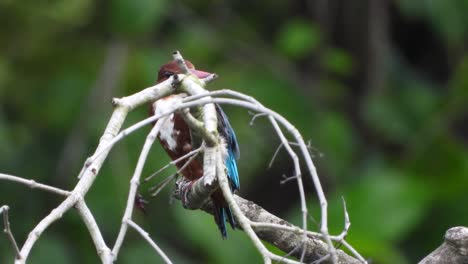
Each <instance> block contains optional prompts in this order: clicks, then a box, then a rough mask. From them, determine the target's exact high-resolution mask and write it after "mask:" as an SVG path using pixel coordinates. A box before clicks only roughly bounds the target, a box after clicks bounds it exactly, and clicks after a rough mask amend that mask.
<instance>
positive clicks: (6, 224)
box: [0, 205, 21, 259]
mask: <svg viewBox="0 0 468 264" xmlns="http://www.w3.org/2000/svg"><path fill="white" fill-rule="evenodd" d="M8 210H10V207H8V205H4V206H2V207H0V214H3V227H4V229H3V232H4V233H5V234H6V235H7V237H8V240H9V241H10V244H11V246H12V247H13V250H14V251H15V256H16V259H21V253H20V250H19V248H18V244H16V240H15V237H14V236H13V233H12V232H11V229H10V221H9V219H8Z"/></svg>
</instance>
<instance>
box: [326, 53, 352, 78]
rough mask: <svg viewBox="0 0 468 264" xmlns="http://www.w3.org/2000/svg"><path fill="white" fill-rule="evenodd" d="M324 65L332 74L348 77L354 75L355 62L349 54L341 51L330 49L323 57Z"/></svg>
mask: <svg viewBox="0 0 468 264" xmlns="http://www.w3.org/2000/svg"><path fill="white" fill-rule="evenodd" d="M322 64H323V65H324V66H325V68H326V69H328V70H329V71H331V72H332V73H337V74H341V75H348V74H350V73H352V70H353V61H352V59H351V57H350V56H349V54H348V53H346V52H345V51H343V50H339V49H329V50H327V51H325V53H324V54H323V55H322Z"/></svg>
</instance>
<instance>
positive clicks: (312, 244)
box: [174, 178, 363, 264]
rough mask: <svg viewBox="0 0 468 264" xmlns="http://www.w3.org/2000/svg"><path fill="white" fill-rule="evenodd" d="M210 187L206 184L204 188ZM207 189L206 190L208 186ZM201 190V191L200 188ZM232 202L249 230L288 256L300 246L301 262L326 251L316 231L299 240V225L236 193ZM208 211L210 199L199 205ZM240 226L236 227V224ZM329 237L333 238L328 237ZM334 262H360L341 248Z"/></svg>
mask: <svg viewBox="0 0 468 264" xmlns="http://www.w3.org/2000/svg"><path fill="white" fill-rule="evenodd" d="M187 183H189V182H188V181H187V180H184V179H183V178H179V180H178V181H177V184H176V190H175V192H174V197H175V198H176V199H178V200H181V201H183V199H182V195H183V194H184V193H186V192H187V191H188V190H187V189H186V188H187ZM203 186H204V184H202V182H201V181H197V182H195V183H194V184H193V186H192V190H193V189H197V188H200V189H203V188H204V187H203ZM208 188H210V187H208ZM208 191H210V189H208ZM200 192H201V193H203V192H204V191H203V190H200ZM188 194H189V196H187V197H188V199H190V198H194V196H193V195H195V194H194V193H193V192H192V191H189V192H188ZM234 199H235V202H236V204H237V205H238V206H239V208H240V209H241V211H242V214H244V215H245V216H246V217H247V218H248V219H249V220H250V221H251V225H252V228H253V230H254V231H255V233H256V234H257V235H258V237H259V238H260V239H262V240H264V241H267V242H269V243H271V244H273V245H275V246H276V247H277V248H278V249H280V250H281V251H283V252H285V253H289V252H290V253H291V256H293V257H296V258H297V259H300V258H301V254H302V249H305V256H304V261H305V262H306V263H310V262H312V261H316V260H318V259H320V258H322V257H324V256H326V255H327V254H328V245H327V244H326V243H324V242H323V241H322V240H321V239H320V238H321V237H322V235H321V234H320V233H313V232H310V231H309V232H308V233H307V237H306V240H305V241H304V240H303V231H302V228H300V227H298V226H295V225H293V224H291V223H289V222H287V221H286V220H283V219H281V218H279V217H277V216H275V215H273V214H271V213H270V212H268V211H266V210H265V209H263V208H262V207H261V206H259V205H257V204H255V203H254V202H252V201H249V200H246V199H244V198H242V197H240V196H238V195H234ZM200 209H202V210H204V211H206V212H207V213H209V214H213V209H212V204H211V201H210V200H207V202H206V203H205V204H203V205H202V207H201V208H200ZM238 227H239V228H241V227H240V226H238ZM332 238H333V237H332ZM337 256H338V263H353V264H354V263H362V261H363V260H361V261H360V260H359V259H355V258H353V257H351V256H349V255H347V254H346V253H345V252H343V251H341V250H337Z"/></svg>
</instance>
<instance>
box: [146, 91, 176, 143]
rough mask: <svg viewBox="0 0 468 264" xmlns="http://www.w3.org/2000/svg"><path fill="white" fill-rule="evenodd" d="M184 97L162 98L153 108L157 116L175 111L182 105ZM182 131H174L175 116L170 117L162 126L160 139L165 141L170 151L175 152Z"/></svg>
mask: <svg viewBox="0 0 468 264" xmlns="http://www.w3.org/2000/svg"><path fill="white" fill-rule="evenodd" d="M182 98H183V95H173V96H168V97H166V98H161V99H159V100H158V101H156V102H154V103H153V108H154V109H156V111H155V113H154V114H155V115H160V114H163V113H167V112H168V111H171V110H172V109H174V108H175V107H176V106H177V105H178V104H180V103H181V100H182ZM179 134H180V131H175V130H174V114H171V115H169V118H167V119H166V122H164V123H163V124H162V126H161V130H160V131H159V138H160V139H161V140H162V141H165V142H166V144H167V147H168V148H169V150H175V149H176V147H177V137H178V135H179Z"/></svg>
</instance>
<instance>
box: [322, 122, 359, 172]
mask: <svg viewBox="0 0 468 264" xmlns="http://www.w3.org/2000/svg"><path fill="white" fill-rule="evenodd" d="M318 118H319V120H317V126H316V130H317V131H316V132H315V133H317V136H316V137H315V138H314V139H313V142H316V144H315V145H316V146H317V147H318V148H319V149H320V152H321V153H322V154H323V155H324V156H323V158H322V159H321V162H323V163H325V164H326V166H327V171H328V172H330V176H332V177H338V178H346V177H348V176H349V168H351V167H352V163H353V156H354V154H355V151H356V145H355V143H356V139H355V135H354V129H353V127H352V125H351V124H350V123H349V122H348V120H346V119H344V117H343V115H341V114H339V113H322V114H321V115H320V116H319V117H318Z"/></svg>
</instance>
